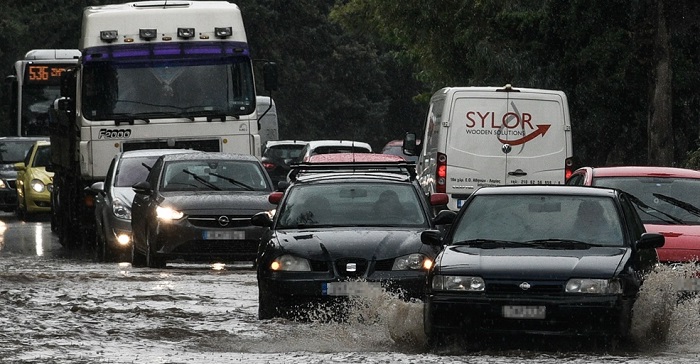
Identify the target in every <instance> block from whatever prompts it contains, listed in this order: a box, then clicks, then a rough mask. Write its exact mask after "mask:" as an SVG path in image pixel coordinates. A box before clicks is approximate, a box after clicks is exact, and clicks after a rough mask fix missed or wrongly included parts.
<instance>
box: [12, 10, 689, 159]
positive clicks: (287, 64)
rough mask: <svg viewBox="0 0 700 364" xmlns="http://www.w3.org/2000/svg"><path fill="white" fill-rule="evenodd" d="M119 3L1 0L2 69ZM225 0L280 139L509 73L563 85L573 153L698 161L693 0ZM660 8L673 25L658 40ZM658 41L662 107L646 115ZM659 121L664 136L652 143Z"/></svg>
mask: <svg viewBox="0 0 700 364" xmlns="http://www.w3.org/2000/svg"><path fill="white" fill-rule="evenodd" d="M118 2H121V1H105V0H102V1H100V0H64V1H62V2H60V4H58V3H57V2H55V1H53V0H33V1H24V0H5V2H4V5H3V9H2V13H0V66H1V67H2V69H3V70H5V72H6V74H9V73H10V72H11V67H12V64H13V62H14V61H15V60H17V59H19V58H21V57H22V56H23V55H24V53H26V52H27V51H28V50H30V49H35V48H76V47H77V44H78V37H79V32H80V21H81V14H82V8H83V7H85V6H90V5H100V4H109V3H118ZM235 2H236V3H237V4H238V5H239V6H240V8H241V10H242V12H243V16H244V22H245V24H246V31H247V35H248V39H249V42H250V44H251V49H252V53H253V55H254V57H255V58H257V59H267V60H272V61H275V62H276V63H277V64H278V65H279V69H280V90H279V91H277V92H275V93H274V94H273V97H274V99H275V101H276V103H277V106H278V113H279V117H280V137H281V138H283V139H307V140H308V139H319V138H333V139H336V138H337V139H340V138H342V139H356V140H363V141H367V142H369V143H371V144H372V146H373V147H374V148H377V149H379V148H381V147H382V146H383V145H384V143H386V142H387V141H388V140H391V139H397V138H400V137H401V136H402V135H403V133H404V132H405V131H420V130H421V127H422V124H423V121H424V120H423V119H424V117H425V114H426V113H427V100H428V99H429V96H430V95H431V94H432V93H433V92H434V91H436V90H437V89H439V88H441V87H445V86H503V85H504V84H507V83H510V84H512V85H514V86H515V87H532V88H551V89H560V90H563V91H565V92H566V94H567V96H568V99H569V104H570V112H571V118H572V127H573V136H574V153H575V155H576V157H577V158H578V161H579V163H580V164H587V165H596V166H601V165H621V164H641V165H643V164H648V163H650V160H654V161H656V160H655V159H654V158H653V156H655V155H657V154H659V155H661V154H663V153H670V154H669V155H671V156H672V158H670V159H668V160H665V161H663V163H662V164H667V165H676V166H691V167H694V168H696V167H697V168H700V164H698V163H700V155H698V154H697V152H696V150H697V149H698V146H699V133H700V128H699V125H698V121H700V120H699V117H698V116H699V114H700V93H698V91H697V89H698V85H700V54H699V53H700V52H698V49H700V38H699V37H698V34H700V32H699V30H700V29H699V28H700V25H699V24H700V22H698V21H697V19H698V18H700V2H698V1H696V0H677V1H673V2H668V0H568V1H562V0H479V1H477V0H461V1H460V0H444V1H439V2H435V1H432V0H402V1H400V2H399V1H384V0H296V1H282V0H239V1H235ZM660 4H661V5H665V8H664V9H666V10H663V11H661V10H659V9H661V7H660V6H659V5H660ZM659 19H664V20H665V24H666V26H667V28H668V29H667V31H668V34H669V37H668V41H667V42H666V43H661V44H660V43H659V42H658V40H657V37H656V35H657V34H658V31H659ZM664 47H665V48H664ZM664 49H667V50H669V51H670V71H669V73H668V74H669V75H670V77H671V87H670V90H671V91H670V93H669V94H668V95H667V96H668V99H669V100H671V105H672V107H671V112H670V115H671V116H670V118H671V119H672V120H666V121H667V123H665V124H663V126H661V127H656V126H655V127H652V128H649V125H650V119H651V115H652V114H653V112H654V111H656V110H657V109H658V108H657V105H655V104H654V101H653V100H654V99H653V95H654V92H655V90H657V86H658V79H659V77H658V73H659V72H660V71H658V69H657V65H658V64H659V57H660V56H659V55H660V54H662V53H660V51H661V50H664ZM257 69H258V70H260V68H259V67H257ZM260 74H261V73H258V75H260ZM2 90H3V92H7V90H6V88H5V87H3V88H2ZM2 99H3V100H6V99H7V97H6V95H4V94H3V95H2ZM1 107H2V114H0V115H2V116H3V118H2V122H3V123H6V122H7V121H6V117H5V115H7V112H6V105H4V104H3V105H2V106H1ZM0 127H3V129H6V124H0ZM667 133H668V135H670V138H671V139H670V140H666V141H664V140H663V139H662V142H661V143H660V145H661V146H660V147H659V146H656V145H657V144H658V143H657V144H654V143H650V141H651V140H658V139H659V138H660V137H662V138H663V136H664V135H666V134H667Z"/></svg>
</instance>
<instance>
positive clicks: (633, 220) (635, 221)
mask: <svg viewBox="0 0 700 364" xmlns="http://www.w3.org/2000/svg"><path fill="white" fill-rule="evenodd" d="M620 203H621V204H622V211H623V213H624V214H625V223H626V224H627V226H628V227H627V230H628V231H629V232H630V234H632V239H633V240H637V239H639V237H641V236H642V234H643V233H644V232H645V229H644V224H643V223H642V219H641V218H640V217H639V214H638V213H637V210H636V209H635V208H634V206H633V205H632V202H630V200H629V197H628V196H627V195H626V194H622V195H620Z"/></svg>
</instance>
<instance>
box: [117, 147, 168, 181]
mask: <svg viewBox="0 0 700 364" xmlns="http://www.w3.org/2000/svg"><path fill="white" fill-rule="evenodd" d="M156 159H158V156H157V155H153V156H148V157H137V158H123V159H122V160H121V163H119V169H117V173H116V176H115V181H114V186H115V187H131V186H133V185H134V184H136V183H137V182H141V181H145V180H146V177H148V172H149V171H150V170H149V169H148V168H149V167H151V166H153V163H155V161H156ZM146 166H148V167H146Z"/></svg>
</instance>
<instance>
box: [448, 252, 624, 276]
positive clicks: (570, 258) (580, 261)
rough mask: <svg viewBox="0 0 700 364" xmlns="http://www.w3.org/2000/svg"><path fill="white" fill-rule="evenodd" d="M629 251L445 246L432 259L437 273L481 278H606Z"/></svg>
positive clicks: (617, 268)
mask: <svg viewBox="0 0 700 364" xmlns="http://www.w3.org/2000/svg"><path fill="white" fill-rule="evenodd" d="M630 253H631V252H630V249H627V248H622V247H619V248H615V247H600V248H598V247H595V248H590V249H581V250H554V249H536V248H505V249H478V248H471V247H467V246H448V247H446V248H445V250H444V251H443V253H442V254H441V258H439V261H438V262H436V264H437V267H436V269H437V270H439V272H440V274H456V275H476V276H481V277H482V278H484V279H508V278H513V279H526V278H527V279H542V280H566V279H569V278H576V277H578V278H610V277H612V276H613V275H615V274H616V273H617V271H618V270H619V269H621V267H622V266H623V265H624V264H623V262H624V261H626V260H627V259H629V256H630Z"/></svg>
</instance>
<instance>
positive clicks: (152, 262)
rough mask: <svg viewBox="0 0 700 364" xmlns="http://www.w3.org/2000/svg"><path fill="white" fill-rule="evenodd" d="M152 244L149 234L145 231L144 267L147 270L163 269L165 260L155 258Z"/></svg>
mask: <svg viewBox="0 0 700 364" xmlns="http://www.w3.org/2000/svg"><path fill="white" fill-rule="evenodd" d="M152 242H153V239H152V238H151V232H150V231H146V265H147V266H148V267H149V268H164V267H165V259H163V258H160V257H157V256H156V254H155V247H154V246H153V244H152Z"/></svg>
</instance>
